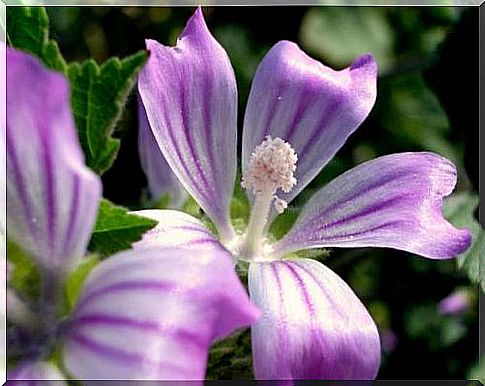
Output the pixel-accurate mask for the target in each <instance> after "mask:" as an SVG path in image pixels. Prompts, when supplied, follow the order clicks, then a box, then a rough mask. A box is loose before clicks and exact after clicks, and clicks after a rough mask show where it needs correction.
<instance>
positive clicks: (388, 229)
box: [274, 152, 471, 259]
mask: <svg viewBox="0 0 485 386" xmlns="http://www.w3.org/2000/svg"><path fill="white" fill-rule="evenodd" d="M455 184H456V169H455V166H454V165H453V163H451V162H450V161H449V160H447V159H446V158H443V157H441V156H438V155H436V154H433V153H424V152H423V153H400V154H392V155H387V156H384V157H380V158H377V159H374V160H372V161H369V162H365V163H363V164H361V165H358V166H357V167H355V168H353V169H351V170H349V171H348V172H346V173H344V174H342V175H341V176H339V177H337V178H336V179H335V180H333V181H332V182H330V183H329V184H328V185H327V186H325V187H324V188H322V189H320V190H319V191H318V192H317V193H316V194H315V195H314V196H313V197H312V198H311V199H310V201H309V202H308V203H307V204H306V205H305V206H304V207H303V210H302V213H301V214H300V216H299V218H298V219H297V221H296V223H295V224H294V225H293V227H292V228H291V229H290V231H289V233H288V234H287V235H286V236H285V237H284V238H283V239H281V240H280V241H279V242H277V243H276V244H275V245H274V253H275V255H285V254H287V253H289V252H292V251H296V250H300V249H307V248H316V247H388V248H396V249H402V250H404V251H408V252H412V253H416V254H418V255H421V256H424V257H428V258H431V259H444V258H450V257H454V256H456V255H458V254H460V253H462V252H463V251H465V250H466V249H467V248H468V247H469V246H470V241H471V235H470V232H469V231H468V230H464V229H461V230H460V229H456V228H454V227H453V226H452V225H451V224H450V223H449V222H447V221H446V220H445V219H444V218H443V214H442V213H441V206H442V201H443V197H444V196H447V195H449V194H450V193H451V192H452V191H453V188H454V187H455Z"/></svg>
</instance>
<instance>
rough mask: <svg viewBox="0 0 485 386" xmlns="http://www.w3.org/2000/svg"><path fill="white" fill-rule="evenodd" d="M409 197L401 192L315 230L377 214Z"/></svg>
mask: <svg viewBox="0 0 485 386" xmlns="http://www.w3.org/2000/svg"><path fill="white" fill-rule="evenodd" d="M407 198H408V197H407V196H405V195H402V194H401V195H399V196H396V197H392V198H390V199H388V200H385V201H379V202H378V203H376V204H374V206H369V207H366V208H364V209H363V210H362V211H360V212H357V213H354V214H353V215H351V216H348V217H344V218H341V219H338V220H335V221H332V222H330V223H328V224H323V225H322V226H320V227H318V228H317V229H316V230H315V232H319V231H321V230H323V229H325V228H330V227H334V226H337V225H342V224H345V223H348V222H349V221H352V220H356V219H358V218H360V217H365V216H368V215H371V214H372V215H375V214H377V212H380V211H383V210H385V209H389V208H392V207H394V206H395V205H396V204H398V203H400V202H406V201H407Z"/></svg>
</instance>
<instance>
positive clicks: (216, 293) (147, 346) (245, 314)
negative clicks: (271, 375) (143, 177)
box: [63, 211, 258, 380]
mask: <svg viewBox="0 0 485 386" xmlns="http://www.w3.org/2000/svg"><path fill="white" fill-rule="evenodd" d="M160 212H165V213H167V212H170V213H172V214H174V213H177V212H174V211H160ZM185 216H187V215H185ZM159 217H160V216H159ZM169 217H170V216H168V217H167V218H169ZM188 217H189V216H188ZM172 218H175V217H174V216H172ZM179 223H182V221H179ZM167 224H169V223H168V222H167ZM179 225H180V224H178V225H177V227H178V226H179ZM186 225H187V227H186V228H185V229H179V230H178V232H179V233H180V234H184V235H185V234H189V235H191V236H188V237H187V239H190V238H192V241H191V242H187V243H186V245H183V246H178V247H177V246H175V247H168V246H166V245H165V246H164V247H162V248H160V247H157V246H156V245H155V244H154V243H152V245H150V246H148V247H147V246H145V247H143V248H139V247H136V246H135V248H134V250H131V251H127V252H123V253H120V254H118V255H115V256H112V257H111V258H109V259H107V260H105V261H104V262H102V263H101V264H100V265H99V266H98V267H97V268H96V269H95V270H94V271H93V273H92V275H91V276H90V277H89V279H88V281H87V282H86V284H85V286H84V291H83V292H82V294H81V296H80V298H79V301H78V304H77V306H76V309H75V312H74V316H73V319H72V321H71V323H70V324H69V325H68V327H67V337H66V340H65V345H64V351H63V353H64V356H63V358H64V362H65V365H66V367H67V369H68V370H69V371H70V372H71V373H72V374H74V375H75V376H76V377H78V378H89V379H101V378H104V379H105V378H109V379H194V380H201V379H204V375H205V368H206V361H207V354H208V348H209V346H210V344H211V343H212V342H213V341H214V340H215V339H219V338H222V337H224V336H226V335H228V334H230V333H231V332H232V331H233V330H234V329H236V328H240V327H244V326H247V325H249V324H250V323H251V322H252V321H253V320H254V319H255V318H256V317H257V316H258V311H257V309H256V308H255V307H254V306H253V305H252V304H251V303H250V301H249V298H248V296H247V293H246V291H245V289H244V287H243V286H242V284H241V283H240V281H239V279H238V277H237V275H236V273H235V271H234V268H233V263H232V260H231V256H230V254H229V252H227V251H226V250H225V249H224V248H223V247H222V246H221V245H220V244H219V245H218V246H217V245H216V244H215V243H214V244H213V245H212V247H211V248H204V247H201V248H197V244H196V239H198V238H200V237H201V232H200V231H199V229H197V226H194V229H193V230H190V229H189V227H192V226H193V225H194V224H193V223H192V222H186ZM168 228H170V225H168ZM168 232H170V237H171V236H174V235H175V231H174V229H173V228H172V229H169V230H168ZM158 234H159V235H160V236H162V235H161V234H160V233H158ZM167 235H168V234H163V238H160V241H161V244H160V245H163V243H164V241H165V240H166V239H165V236H167ZM153 236H154V235H151V236H150V237H153ZM180 237H182V236H180ZM204 237H208V236H204ZM213 240H214V241H215V238H214V237H213ZM139 244H140V243H139ZM187 245H188V246H189V247H187Z"/></svg>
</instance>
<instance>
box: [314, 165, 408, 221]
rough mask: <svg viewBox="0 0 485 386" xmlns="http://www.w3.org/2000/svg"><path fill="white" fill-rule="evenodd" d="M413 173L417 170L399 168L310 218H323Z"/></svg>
mask: <svg viewBox="0 0 485 386" xmlns="http://www.w3.org/2000/svg"><path fill="white" fill-rule="evenodd" d="M347 173H348V172H347ZM413 173H415V172H414V171H411V172H407V173H406V172H405V171H402V170H398V171H397V172H395V173H393V174H390V175H386V176H384V177H382V178H381V179H379V180H377V181H375V182H374V183H373V184H372V185H371V186H367V187H365V188H364V189H361V190H358V191H357V192H355V193H354V194H352V195H351V196H350V197H344V198H343V199H342V200H339V201H336V202H334V203H333V204H332V205H330V206H329V207H328V208H327V209H325V210H324V211H323V212H318V213H316V214H315V215H314V216H311V217H310V218H309V219H308V220H310V219H312V218H316V217H318V218H322V217H324V216H326V215H328V214H329V213H331V212H332V211H333V210H334V209H336V208H338V207H339V206H341V205H344V204H347V203H349V202H351V201H353V200H355V199H356V198H357V197H360V196H362V195H364V194H368V193H370V192H372V191H374V190H377V189H380V188H382V187H384V186H386V185H388V184H390V183H392V182H395V181H396V180H399V179H401V178H402V179H404V178H405V177H407V176H408V175H410V174H413ZM344 175H345V173H344V174H342V176H344ZM340 178H341V177H337V179H340ZM334 181H336V180H334ZM331 185H333V183H332V182H330V185H328V186H331ZM324 189H325V188H324ZM308 220H307V221H308Z"/></svg>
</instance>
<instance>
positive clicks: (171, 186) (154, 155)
mask: <svg viewBox="0 0 485 386" xmlns="http://www.w3.org/2000/svg"><path fill="white" fill-rule="evenodd" d="M138 124H139V127H138V154H139V155H140V163H141V166H142V168H143V171H144V172H145V175H146V177H147V180H148V192H149V195H150V199H151V200H152V202H157V201H158V200H160V199H161V198H163V197H164V196H166V195H168V196H169V197H170V201H169V206H170V207H173V208H180V206H181V205H182V204H183V203H184V201H185V200H186V198H187V192H186V191H185V189H184V188H183V186H182V185H181V184H180V182H179V180H178V178H177V177H176V176H175V174H173V172H172V169H170V166H168V163H167V161H166V160H165V157H164V156H163V154H162V152H161V151H160V148H159V147H158V144H157V141H156V140H155V137H154V136H153V133H152V129H151V128H150V124H149V123H148V119H147V115H146V112H145V108H144V107H143V103H142V102H141V100H140V97H138Z"/></svg>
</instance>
